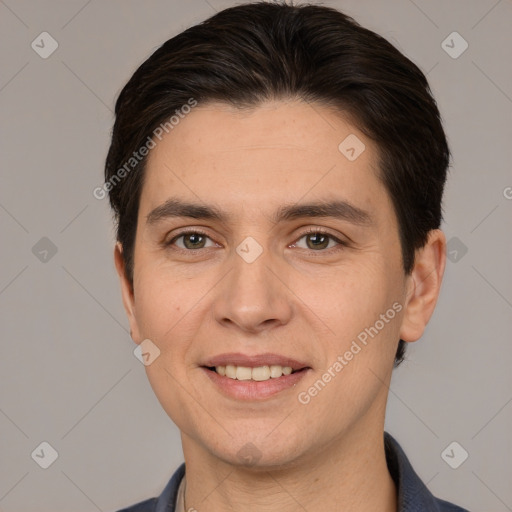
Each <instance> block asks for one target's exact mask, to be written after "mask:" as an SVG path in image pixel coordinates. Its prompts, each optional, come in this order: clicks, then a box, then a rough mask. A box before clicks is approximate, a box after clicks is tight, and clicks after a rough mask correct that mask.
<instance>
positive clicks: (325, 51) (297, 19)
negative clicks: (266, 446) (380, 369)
mask: <svg viewBox="0 0 512 512" xmlns="http://www.w3.org/2000/svg"><path fill="white" fill-rule="evenodd" d="M191 98H193V99H194V101H197V102H198V103H199V104H204V103H206V102H208V101H221V102H225V103H227V104H230V105H234V106H236V107H238V108H252V107H257V106H258V105H259V104H261V103H262V102H264V101H267V100H278V99H284V98H286V99H288V98H297V99H302V100H304V101H307V102H316V103H321V104H323V105H326V106H331V107H333V108H335V109H336V110H337V111H339V112H340V113H344V114H345V115H347V116H349V117H350V119H351V121H352V122H353V123H354V124H355V125H356V127H357V128H359V129H360V130H361V131H362V132H363V133H364V134H365V135H366V136H368V137H369V138H371V139H372V140H374V141H375V142H376V143H377V146H378V148H379V160H380V162H379V163H380V166H379V171H380V172H379V178H380V179H381V180H382V182H383V184H384V186H385V187H386V189H387V191H388V193H389V195H390V198H391V200H392V202H393V205H394V209H395V212H396V216H397V219H398V225H399V235H400V241H401V246H402V259H403V267H404V272H405V273H406V274H408V273H410V272H411V270H412V268H413V265H414V254H415V250H416V249H418V248H421V247H423V246H424V244H425V242H426V241H427V236H428V233H429V231H430V230H432V229H436V228H438V227H439V226H440V223H441V220H442V210H441V201H442V194H443V188H444V183H445V180H446V172H447V168H448V165H449V158H450V152H449V148H448V144H447V141H446V137H445V134H444V131H443V127H442V124H441V119H440V114H439V111H438V108H437V105H436V102H435V100H434V99H433V97H432V94H431V90H430V88H429V85H428V82H427V80H426V78H425V75H424V74H423V73H422V72H421V70H420V69H419V68H418V67H417V66H416V65H415V64H414V63H413V62H411V61H410V60H409V59H408V58H407V57H405V56H404V55H403V54H402V53H401V52H400V51H398V50H397V49H396V48H395V47H394V46H393V45H391V44H390V43H389V42H388V41H386V40H385V39H384V38H382V37H381V36H379V35H378V34H376V33H374V32H372V31H370V30H368V29H365V28H363V27H361V26H360V25H359V24H358V23H356V22H355V21H354V20H353V19H352V18H350V17H349V16H347V15H345V14H343V13H341V12H339V11H337V10H335V9H332V8H328V7H324V6H319V5H310V4H304V5H299V6H296V5H289V4H284V3H283V4H279V3H276V2H273V3H267V2H257V3H249V4H243V5H238V6H236V7H231V8H228V9H225V10H223V11H221V12H219V13H217V14H215V15H214V16H212V17H211V18H209V19H208V20H206V21H204V22H203V23H200V24H198V25H195V26H193V27H191V28H189V29H187V30H185V31H184V32H182V33H180V34H178V35H176V36H175V37H173V38H171V39H169V40H168V41H166V42H165V43H164V44H163V45H162V46H160V47H159V48H158V49H157V50H156V51H155V52H154V53H153V54H152V55H151V56H150V57H149V58H148V59H147V60H146V61H145V62H143V63H142V65H141V66H140V67H139V68H138V69H137V70H136V72H135V73H134V74H133V76H132V77H131V78H130V80H129V81H128V83H127V84H126V85H125V86H124V88H123V89H122V91H121V93H120V94H119V97H118V99H117V102H116V107H115V114H116V119H115V124H114V128H113V131H112V142H111V146H110V149H109V151H108V156H107V159H106V164H105V182H106V184H109V186H108V188H106V190H107V191H108V192H109V197H110V203H111V206H112V209H113V211H114V213H115V217H116V221H117V239H118V240H119V242H120V243H121V244H122V246H123V255H124V259H125V265H126V275H127V278H128V279H129V280H130V281H131V282H133V250H134V242H135V234H136V227H137V216H138V208H139V200H140V195H141V189H142V186H143V181H144V165H145V162H146V160H147V158H146V157H144V158H140V161H139V160H137V161H136V162H135V161H134V162H133V166H132V167H133V169H131V168H127V167H126V162H128V161H129V160H130V158H133V153H134V152H137V151H138V150H139V149H140V148H141V147H142V146H144V145H145V144H147V142H146V141H148V140H150V137H152V136H153V135H154V130H155V129H156V128H157V127H158V126H159V125H160V124H161V123H165V122H167V121H168V120H169V118H170V117H171V116H172V115H174V114H175V113H176V111H178V112H179V111H180V109H181V108H182V107H183V105H187V104H189V102H190V100H191ZM123 166H124V167H123ZM122 168H124V169H125V171H126V170H127V169H128V171H126V172H124V173H120V170H121V169H122ZM120 174H122V179H120ZM116 178H117V179H116ZM404 354H405V342H404V341H403V340H400V342H399V345H398V350H397V353H396V357H395V366H398V364H400V362H401V361H402V360H403V358H404Z"/></svg>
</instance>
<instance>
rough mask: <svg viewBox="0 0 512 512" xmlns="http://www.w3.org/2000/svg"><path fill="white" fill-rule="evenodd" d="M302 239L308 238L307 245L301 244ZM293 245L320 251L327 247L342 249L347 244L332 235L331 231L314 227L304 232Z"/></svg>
mask: <svg viewBox="0 0 512 512" xmlns="http://www.w3.org/2000/svg"><path fill="white" fill-rule="evenodd" d="M302 239H305V240H306V243H305V247H304V246H301V245H300V243H301V240H302ZM293 245H294V246H295V247H301V248H303V249H309V250H311V251H317V252H319V251H324V250H326V249H340V248H342V246H344V245H346V244H344V243H343V242H342V241H341V240H339V239H338V238H336V237H335V236H333V235H331V234H330V233H327V232H324V231H322V230H318V229H316V230H315V229H312V230H310V231H307V232H306V233H303V235H302V236H301V237H300V238H299V239H298V240H297V242H296V243H295V244H293ZM337 246H339V247H337Z"/></svg>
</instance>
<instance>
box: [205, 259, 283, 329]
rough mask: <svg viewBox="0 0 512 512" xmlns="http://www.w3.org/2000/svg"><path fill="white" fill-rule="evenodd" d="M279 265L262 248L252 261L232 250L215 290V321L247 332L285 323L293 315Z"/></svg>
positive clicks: (277, 261)
mask: <svg viewBox="0 0 512 512" xmlns="http://www.w3.org/2000/svg"><path fill="white" fill-rule="evenodd" d="M241 254H243V253H241ZM279 263H280V262H279V260H278V257H277V256H276V255H272V253H271V252H269V251H268V250H266V249H263V252H262V253H261V254H260V255H259V256H258V257H257V258H256V259H255V260H254V261H252V262H251V259H250V258H248V259H244V257H243V256H240V254H239V253H237V252H235V251H233V254H232V256H231V258H230V261H229V263H228V265H230V269H229V272H228V273H227V275H226V277H225V278H224V279H222V281H221V283H219V284H220V286H218V287H216V288H215V293H216V296H215V300H214V304H213V314H214V318H215V319H216V320H217V322H219V323H221V324H223V325H224V326H231V327H235V326H236V327H237V328H238V329H240V330H242V331H244V332H249V333H258V332H261V331H264V330H266V329H270V328H274V327H277V326H280V325H285V324H286V323H288V322H289V321H290V319H291V317H292V314H293V301H292V298H291V296H292V294H291V292H290V290H289V289H288V288H287V286H286V284H285V283H286V277H285V275H284V274H283V269H282V268H281V269H280V268H278V267H279ZM279 270H281V272H279Z"/></svg>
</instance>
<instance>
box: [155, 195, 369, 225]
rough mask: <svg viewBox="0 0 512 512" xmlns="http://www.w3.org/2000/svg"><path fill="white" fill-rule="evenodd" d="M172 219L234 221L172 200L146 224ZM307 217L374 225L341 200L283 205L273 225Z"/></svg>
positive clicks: (213, 210) (223, 214)
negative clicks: (329, 218) (330, 218)
mask: <svg viewBox="0 0 512 512" xmlns="http://www.w3.org/2000/svg"><path fill="white" fill-rule="evenodd" d="M173 217H188V218H192V219H199V220H216V221H219V222H221V223H226V222H228V221H229V220H230V218H231V216H230V215H229V214H228V213H226V212H223V211H222V210H220V209H219V208H217V207H216V206H213V205H203V204H196V203H191V202H187V201H183V200H181V199H177V198H170V199H168V200H167V201H166V202H165V203H163V204H161V205H160V206H157V207H156V208H155V209H154V210H152V211H151V212H150V213H149V214H148V215H147V217H146V222H147V224H156V223H158V222H160V221H162V220H165V219H168V218H173ZM305 217H309V218H315V217H332V218H335V219H340V220H345V221H348V222H351V223H353V224H357V225H362V226H367V225H370V224H372V223H373V219H372V217H371V215H370V214H369V213H368V212H367V211H365V210H362V209H361V208H358V207H357V206H354V205H353V204H350V203H348V202H347V201H342V200H335V201H316V202H311V203H304V204H290V205H284V206H281V207H279V208H278V209H277V210H276V211H275V212H274V214H273V216H272V221H273V222H274V223H279V222H283V221H290V220H294V219H300V218H305Z"/></svg>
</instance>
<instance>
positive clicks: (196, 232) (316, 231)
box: [164, 228, 348, 253]
mask: <svg viewBox="0 0 512 512" xmlns="http://www.w3.org/2000/svg"><path fill="white" fill-rule="evenodd" d="M311 234H315V235H317V234H318V235H324V236H327V237H329V238H330V239H331V240H334V241H335V242H336V243H337V244H338V245H337V246H336V247H331V248H330V249H321V250H314V249H305V250H307V251H309V252H312V253H322V252H336V251H339V250H343V249H344V248H345V247H347V246H348V244H347V242H344V241H343V240H340V239H339V238H337V237H335V236H334V235H332V234H331V233H329V232H328V231H326V230H325V229H322V228H309V229H308V230H307V231H304V232H303V233H301V234H300V236H299V237H298V238H297V239H296V240H297V242H298V241H299V240H301V239H302V238H304V237H305V236H307V235H311ZM186 235H201V236H204V237H206V238H210V236H209V235H208V234H207V233H205V232H204V231H201V230H200V229H194V230H189V231H182V232H181V233H179V234H178V235H176V236H175V237H173V238H172V239H171V240H170V241H169V242H165V243H164V245H165V247H171V246H172V245H173V244H174V242H176V240H178V239H179V238H181V237H183V236H186ZM210 240H211V238H210ZM295 243H296V242H294V244H295ZM203 249H204V248H203ZM173 250H176V251H181V252H186V253H192V252H197V251H199V250H201V248H200V249H182V248H181V247H173Z"/></svg>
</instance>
